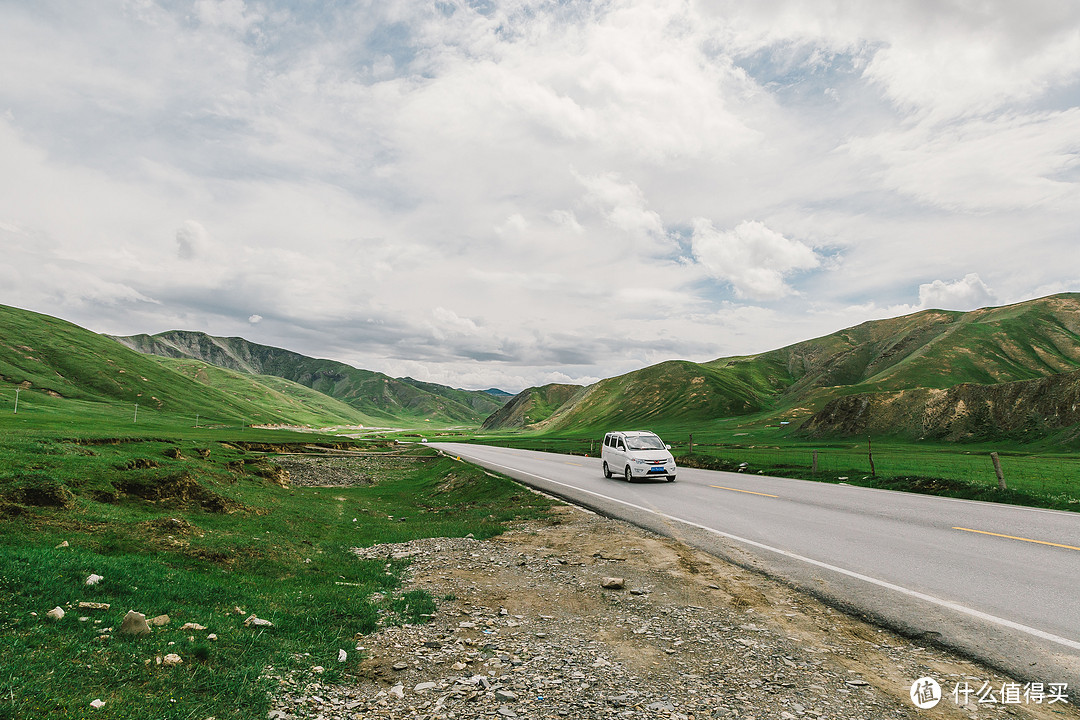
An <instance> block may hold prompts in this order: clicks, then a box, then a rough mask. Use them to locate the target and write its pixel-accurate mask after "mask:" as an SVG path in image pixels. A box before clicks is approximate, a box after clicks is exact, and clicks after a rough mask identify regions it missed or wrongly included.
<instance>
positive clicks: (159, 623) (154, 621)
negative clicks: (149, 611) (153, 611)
mask: <svg viewBox="0 0 1080 720" xmlns="http://www.w3.org/2000/svg"><path fill="white" fill-rule="evenodd" d="M169 619H170V618H169V616H168V615H158V616H157V617H152V618H150V619H149V620H147V621H146V622H147V623H148V624H149V625H150V626H152V627H165V626H166V625H168V624H169Z"/></svg>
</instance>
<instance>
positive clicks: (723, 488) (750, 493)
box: [709, 485, 780, 497]
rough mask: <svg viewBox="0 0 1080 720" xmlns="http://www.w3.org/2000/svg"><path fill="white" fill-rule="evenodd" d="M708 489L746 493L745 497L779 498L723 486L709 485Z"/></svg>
mask: <svg viewBox="0 0 1080 720" xmlns="http://www.w3.org/2000/svg"><path fill="white" fill-rule="evenodd" d="M709 487H714V488H716V489H717V490H730V491H731V492H741V493H746V494H747V495H761V496H762V497H780V496H779V495H770V494H769V493H759V492H754V491H753V490H740V489H739V488H729V487H724V486H723V485H710V486H709Z"/></svg>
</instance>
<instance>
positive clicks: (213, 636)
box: [206, 633, 217, 642]
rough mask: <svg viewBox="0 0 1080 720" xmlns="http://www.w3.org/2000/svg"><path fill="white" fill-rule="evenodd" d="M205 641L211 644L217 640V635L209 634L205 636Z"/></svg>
mask: <svg viewBox="0 0 1080 720" xmlns="http://www.w3.org/2000/svg"><path fill="white" fill-rule="evenodd" d="M206 639H207V640H209V641H210V642H213V641H215V640H217V635H215V634H214V633H210V634H209V635H207V636H206Z"/></svg>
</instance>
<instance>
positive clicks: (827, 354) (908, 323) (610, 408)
mask: <svg viewBox="0 0 1080 720" xmlns="http://www.w3.org/2000/svg"><path fill="white" fill-rule="evenodd" d="M551 388H552V386H545V387H544V388H530V389H528V390H525V391H524V392H522V393H521V394H519V395H518V396H517V397H516V398H515V399H514V400H513V401H511V402H510V403H508V404H507V405H506V407H504V408H503V409H502V410H500V411H499V412H498V413H496V414H495V415H493V416H492V417H490V418H488V420H487V421H486V422H485V427H486V428H489V429H492V430H497V429H507V428H514V427H524V428H525V429H527V430H534V431H538V432H546V433H578V432H593V433H595V432H602V431H603V430H605V429H610V428H613V427H624V428H629V427H638V426H642V427H645V426H648V427H652V428H656V429H663V428H664V427H680V428H682V427H686V426H687V424H688V423H708V422H709V421H713V420H717V419H720V418H729V417H732V416H756V417H760V418H765V419H771V420H773V421H777V422H779V421H785V422H788V423H790V424H791V426H792V427H794V428H801V431H802V432H805V433H808V434H814V435H820V436H837V435H841V436H842V435H857V434H866V433H872V434H877V435H881V434H892V435H900V436H907V437H932V438H943V439H944V438H947V439H957V440H960V439H976V438H987V437H993V436H998V435H1009V436H1012V437H1016V436H1024V437H1031V436H1033V435H1040V434H1043V435H1045V434H1051V433H1060V432H1061V431H1063V430H1068V432H1067V433H1066V435H1069V436H1070V437H1071V435H1070V433H1072V432H1073V431H1072V430H1071V429H1070V428H1072V427H1073V426H1075V425H1076V424H1077V423H1078V422H1080V412H1078V408H1080V294H1074V293H1068V294H1061V295H1054V296H1051V297H1047V298H1041V299H1038V300H1031V301H1027V302H1023V303H1018V304H1015V305H1009V306H1005V307H997V308H983V309H981V310H974V311H971V312H955V311H942V310H926V311H923V312H918V313H914V314H911V315H905V316H903V317H898V318H892V319H888V320H876V321H871V322H866V323H863V324H861V325H858V326H856V327H852V328H848V329H845V330H841V331H839V332H836V333H832V334H830V335H826V336H824V337H820V338H816V339H813V340H807V341H804V342H800V343H796V344H794V345H789V346H787V347H784V348H781V349H779V350H773V351H770V352H766V353H762V354H759V355H752V356H742V357H728V358H720V359H718V360H714V361H711V362H706V363H692V362H687V361H670V362H665V363H661V364H659V365H654V366H651V367H647V368H644V369H641V370H637V371H634V372H631V373H627V374H625V375H621V376H619V377H614V378H609V379H606V380H601V381H600V382H597V383H595V384H593V385H590V386H588V387H587V388H578V389H577V390H576V391H575V392H568V391H566V390H561V391H560V392H561V393H562V394H563V395H565V400H564V401H563V402H562V403H561V404H559V405H558V406H557V407H554V408H552V407H551V404H552V401H551V399H550V395H549V394H548V393H550V391H551V390H550V389H551ZM538 398H548V399H547V400H541V399H538ZM532 407H535V408H537V410H539V411H530V408H532ZM526 418H528V419H527V420H526ZM1077 435H1078V436H1080V431H1077Z"/></svg>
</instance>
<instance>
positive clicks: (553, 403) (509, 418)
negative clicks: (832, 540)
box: [480, 383, 584, 430]
mask: <svg viewBox="0 0 1080 720" xmlns="http://www.w3.org/2000/svg"><path fill="white" fill-rule="evenodd" d="M583 390H584V388H583V387H581V386H580V385H562V384H559V383H552V384H550V385H544V386H542V387H534V388H528V389H527V390H523V391H522V392H520V393H518V394H517V395H515V396H514V398H513V399H512V400H510V402H508V403H506V404H505V405H503V406H502V407H501V408H499V409H498V410H496V411H495V412H494V413H492V414H491V415H490V416H488V419H487V420H485V421H484V424H483V425H481V426H480V429H481V430H507V429H511V428H527V427H529V426H531V425H535V424H536V423H539V422H542V421H544V420H547V419H548V418H549V417H550V416H551V414H552V413H553V412H555V411H556V410H557V409H558V408H560V407H561V406H562V405H563V404H564V403H566V401H567V400H569V399H570V398H572V397H573V396H574V395H575V394H576V393H579V392H581V391H583Z"/></svg>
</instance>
